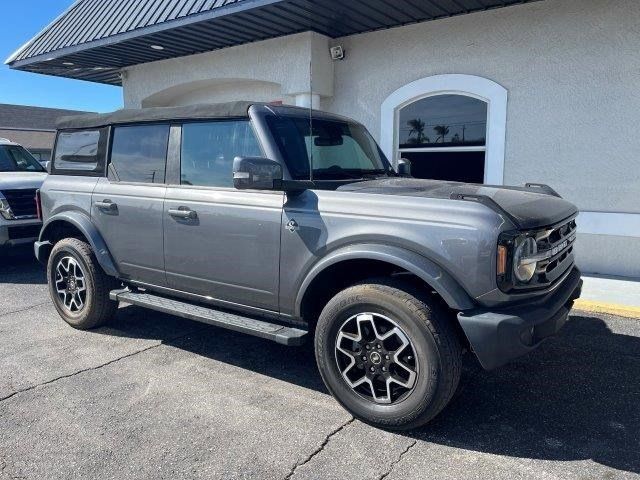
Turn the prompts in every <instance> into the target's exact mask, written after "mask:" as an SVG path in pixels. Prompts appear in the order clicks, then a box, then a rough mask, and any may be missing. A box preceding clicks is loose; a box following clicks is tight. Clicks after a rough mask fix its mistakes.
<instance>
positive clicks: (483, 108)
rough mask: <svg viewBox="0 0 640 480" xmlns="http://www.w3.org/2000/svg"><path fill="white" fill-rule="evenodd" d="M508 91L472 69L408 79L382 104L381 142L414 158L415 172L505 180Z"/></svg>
mask: <svg viewBox="0 0 640 480" xmlns="http://www.w3.org/2000/svg"><path fill="white" fill-rule="evenodd" d="M506 109H507V92H506V90H505V89H504V88H503V87H501V86H500V85H498V84H497V83H495V82H492V81H491V80H487V79H485V78H482V77H475V76H472V75H436V76H432V77H426V78H423V79H420V80H417V81H415V82H412V83H410V84H409V85H405V86H404V87H401V88H400V89H398V90H396V91H395V92H394V93H392V94H391V95H390V96H389V97H388V98H387V99H386V100H385V102H384V103H383V105H382V126H381V127H382V129H381V146H382V149H383V150H384V152H385V153H386V154H387V156H389V158H391V159H393V161H394V163H395V162H397V160H398V158H401V157H404V158H407V159H409V160H411V163H412V172H413V174H414V176H416V177H420V178H435V179H441V180H456V181H466V182H475V183H495V184H501V183H502V182H503V176H504V142H505V127H506Z"/></svg>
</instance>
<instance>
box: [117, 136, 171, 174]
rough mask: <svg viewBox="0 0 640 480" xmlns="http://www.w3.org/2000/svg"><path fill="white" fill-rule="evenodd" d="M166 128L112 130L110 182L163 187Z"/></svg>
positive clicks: (167, 139) (165, 159) (167, 137)
mask: <svg viewBox="0 0 640 480" xmlns="http://www.w3.org/2000/svg"><path fill="white" fill-rule="evenodd" d="M168 142H169V125H139V126H132V127H115V128H114V129H113V142H112V144H111V163H110V165H109V178H110V179H111V180H115V181H121V182H142V183H164V177H165V164H166V161H167V143H168Z"/></svg>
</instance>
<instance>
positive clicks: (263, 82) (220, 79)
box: [123, 32, 334, 108]
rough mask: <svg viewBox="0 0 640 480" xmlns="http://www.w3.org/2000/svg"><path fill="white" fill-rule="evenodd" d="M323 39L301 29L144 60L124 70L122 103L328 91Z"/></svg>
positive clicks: (291, 98) (285, 97)
mask: <svg viewBox="0 0 640 480" xmlns="http://www.w3.org/2000/svg"><path fill="white" fill-rule="evenodd" d="M328 40H329V39H328V38H327V37H324V36H322V35H319V34H317V33H312V32H306V33H299V34H296V35H290V36H287V37H281V38H274V39H271V40H265V41H262V42H256V43H250V44H247V45H240V46H237V47H231V48H226V49H222V50H216V51H213V52H207V53H202V54H199V55H190V56H186V57H179V58H173V59H169V60H162V61H159V62H152V63H145V64H142V65H136V66H133V67H130V68H128V69H127V70H126V71H125V73H124V78H123V87H124V103H125V107H128V108H140V107H141V106H166V105H184V104H189V103H195V102H206V101H209V102H221V101H227V100H229V99H230V98H233V97H235V98H234V99H235V100H250V101H264V100H281V101H283V102H285V103H287V102H288V103H295V101H296V97H297V96H300V95H307V94H308V92H309V88H310V82H311V78H313V90H314V93H316V94H318V95H320V96H321V97H328V96H331V95H333V79H334V78H333V63H332V62H331V59H330V57H329V55H328V50H329V43H328Z"/></svg>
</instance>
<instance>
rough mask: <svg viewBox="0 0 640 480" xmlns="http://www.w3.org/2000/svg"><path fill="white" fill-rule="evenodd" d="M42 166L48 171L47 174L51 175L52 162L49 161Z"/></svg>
mask: <svg viewBox="0 0 640 480" xmlns="http://www.w3.org/2000/svg"><path fill="white" fill-rule="evenodd" d="M42 166H43V167H44V169H45V170H46V171H47V173H51V161H50V160H47V161H46V162H44V163H43V164H42Z"/></svg>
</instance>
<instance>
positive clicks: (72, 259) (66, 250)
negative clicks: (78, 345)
mask: <svg viewBox="0 0 640 480" xmlns="http://www.w3.org/2000/svg"><path fill="white" fill-rule="evenodd" d="M47 278H48V281H49V293H50V294H51V299H52V300H53V304H54V306H55V307H56V310H57V311H58V313H59V314H60V316H61V317H62V318H63V320H64V321H65V322H67V323H68V324H69V325H71V326H72V327H75V328H79V329H88V328H95V327H98V326H100V325H102V324H104V323H105V322H107V321H108V320H109V319H110V318H111V317H112V316H113V314H114V313H115V310H116V308H117V306H118V305H117V302H114V301H112V300H110V299H109V292H110V291H111V290H112V289H114V288H116V286H117V281H116V280H115V279H114V278H112V277H109V276H108V275H107V274H105V273H104V271H103V270H102V268H101V267H100V265H99V264H98V261H97V260H96V258H95V255H94V254H93V251H92V250H91V246H90V245H89V244H87V243H86V242H83V241H81V240H78V239H77V238H65V239H64V240H61V241H59V242H58V243H56V244H55V246H54V247H53V249H52V251H51V255H50V256H49V261H48V263H47Z"/></svg>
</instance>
